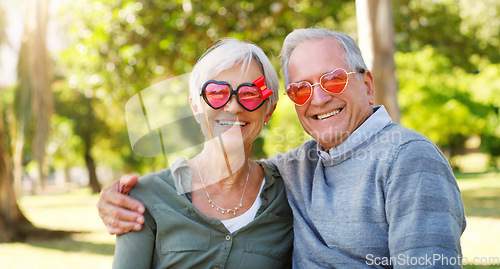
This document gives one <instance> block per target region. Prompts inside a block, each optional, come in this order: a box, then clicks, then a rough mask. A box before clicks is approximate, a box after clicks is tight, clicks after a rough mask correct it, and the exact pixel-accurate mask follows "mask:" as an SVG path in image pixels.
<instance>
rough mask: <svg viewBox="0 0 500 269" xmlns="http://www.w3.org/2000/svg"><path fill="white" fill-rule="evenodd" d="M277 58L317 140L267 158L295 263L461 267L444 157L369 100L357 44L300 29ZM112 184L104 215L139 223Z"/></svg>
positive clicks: (457, 208)
mask: <svg viewBox="0 0 500 269" xmlns="http://www.w3.org/2000/svg"><path fill="white" fill-rule="evenodd" d="M281 58H282V63H283V74H284V77H285V85H287V94H288V96H289V97H290V99H291V100H292V101H293V102H294V103H295V104H296V106H295V109H296V112H297V116H298V117H299V120H300V123H301V124H302V127H303V128H304V130H305V131H306V132H307V133H308V134H310V135H311V136H312V137H313V138H314V139H315V140H310V141H307V142H305V143H303V144H302V145H301V146H300V147H299V148H296V149H294V150H291V151H289V152H287V153H285V154H278V155H277V156H275V157H273V158H271V159H269V160H267V162H269V163H270V164H272V165H274V166H276V167H277V168H278V169H279V171H280V173H281V176H282V177H283V179H284V181H285V183H286V192H287V198H288V202H289V203H290V206H291V208H292V210H293V215H294V253H293V265H294V267H296V268H331V267H346V268H352V267H355V268H359V267H406V266H414V267H415V266H417V267H421V266H427V267H432V266H435V267H443V266H452V267H460V262H461V247H460V236H461V234H462V232H463V231H464V229H465V225H466V224H465V215H464V208H463V203H462V199H461V195H460V190H459V188H458V186H457V183H456V180H455V178H454V176H453V173H452V171H451V169H450V166H449V164H448V162H447V160H446V158H445V157H444V156H443V154H442V153H441V152H440V151H439V149H438V148H437V147H436V146H435V145H434V144H433V143H432V142H431V141H430V140H429V139H427V138H426V137H425V136H423V135H421V134H419V133H417V132H415V131H413V130H409V129H406V128H404V127H401V126H399V125H398V124H396V123H393V122H392V121H391V118H390V117H389V115H388V114H387V112H386V110H385V108H384V107H383V106H379V107H375V108H374V107H372V105H373V98H374V95H373V93H374V89H373V77H372V74H371V73H370V71H369V70H367V68H366V65H365V63H364V61H363V59H362V57H361V53H360V50H359V48H358V46H357V44H356V43H355V42H354V41H353V40H352V39H351V38H350V37H348V36H347V35H345V34H342V33H339V32H334V31H329V30H326V29H312V28H310V29H299V30H295V31H293V32H292V33H290V34H289V35H288V36H287V38H286V39H285V41H284V44H283V48H282V51H281ZM136 180H137V178H136V177H132V178H130V177H128V178H127V177H123V178H122V185H125V189H130V188H131V186H133V184H134V183H135V182H136ZM117 185H118V183H114V184H113V185H111V186H110V187H108V188H107V189H106V190H105V191H103V193H102V194H101V198H100V201H99V204H98V207H99V211H100V214H101V217H102V218H103V220H104V222H105V223H106V224H107V226H108V230H109V231H110V232H111V233H123V232H127V231H129V230H131V229H136V230H137V229H140V224H141V223H142V221H143V219H142V217H141V215H140V213H142V211H143V207H142V205H141V204H140V203H139V202H138V201H135V200H132V199H131V198H129V197H127V196H126V195H123V194H121V193H119V192H118V191H117V189H118V188H117V187H116V186H117ZM120 207H123V208H120ZM129 210H131V211H129Z"/></svg>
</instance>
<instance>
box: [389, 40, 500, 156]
mask: <svg viewBox="0 0 500 269" xmlns="http://www.w3.org/2000/svg"><path fill="white" fill-rule="evenodd" d="M395 59H396V65H397V76H398V79H399V83H400V84H399V85H400V92H399V104H400V106H401V109H402V111H403V118H402V121H401V122H402V124H403V125H405V126H408V127H409V128H413V129H416V130H418V131H419V132H421V133H423V134H424V135H426V136H428V137H429V138H430V139H431V140H433V141H434V142H435V143H437V144H438V145H441V146H443V147H445V148H450V149H452V150H453V149H456V148H457V147H461V146H462V145H463V138H465V137H467V136H470V135H472V134H484V135H486V136H488V137H489V139H493V140H492V141H498V139H499V138H498V137H499V132H500V130H499V128H498V121H499V115H498V107H499V105H500V104H499V103H498V100H497V99H498V98H495V97H494V96H498V95H499V94H500V87H499V85H498V84H499V82H500V79H499V78H498V72H499V71H500V64H489V63H485V64H484V65H483V66H478V69H479V71H478V73H476V74H471V73H467V72H465V71H464V70H463V69H462V68H459V67H453V65H452V64H451V62H450V60H449V59H448V58H446V57H445V56H443V55H441V54H439V53H438V52H437V51H436V50H435V49H434V48H432V47H430V46H426V47H424V48H423V49H421V50H418V51H414V52H407V53H403V52H398V53H397V54H396V57H395ZM495 137H496V138H495ZM495 143H498V142H495ZM491 153H494V152H491Z"/></svg>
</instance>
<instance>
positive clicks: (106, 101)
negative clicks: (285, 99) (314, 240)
mask: <svg viewBox="0 0 500 269" xmlns="http://www.w3.org/2000/svg"><path fill="white" fill-rule="evenodd" d="M61 10H62V11H63V12H64V14H61V21H62V22H63V24H64V25H66V27H67V28H68V31H69V33H70V43H71V44H73V45H72V46H71V47H70V48H68V49H67V50H66V51H64V52H63V53H62V54H61V56H60V58H59V59H57V62H58V69H57V70H56V73H57V74H58V75H59V76H61V77H64V78H65V79H64V82H63V84H65V85H67V86H65V87H66V88H68V89H67V90H68V93H66V95H67V94H70V95H71V94H74V95H75V96H81V98H80V99H78V100H77V99H75V97H72V99H74V100H69V99H67V100H61V99H60V101H62V102H63V103H64V102H87V101H88V100H92V101H91V102H90V103H89V104H88V110H91V111H92V115H94V118H93V119H92V125H93V124H94V123H95V122H102V123H103V126H106V128H107V129H106V132H103V133H104V135H102V136H101V135H96V138H95V143H94V145H93V146H92V147H93V152H94V153H96V154H94V155H95V156H96V158H98V159H100V160H101V161H102V160H104V159H105V160H109V159H110V158H108V157H109V156H114V157H112V158H111V159H114V158H117V159H120V160H121V162H114V163H115V164H116V165H118V166H119V165H120V164H122V165H123V163H126V164H127V165H129V168H131V169H133V170H136V171H139V172H150V171H152V170H155V169H157V168H162V167H164V165H165V163H164V161H163V160H160V159H151V158H142V157H139V156H136V155H134V154H133V153H132V152H131V149H130V143H129V141H128V134H127V129H126V126H125V117H124V106H125V103H126V102H127V100H128V99H129V98H130V97H132V96H133V95H134V94H135V93H138V92H139V91H141V90H143V89H145V88H147V87H148V86H150V85H152V84H155V83H156V82H158V81H161V80H164V79H166V78H169V77H172V76H176V75H181V74H184V73H186V72H189V71H190V70H191V69H192V66H193V65H194V63H195V62H196V59H198V58H199V57H200V56H201V55H202V53H203V52H204V51H205V50H206V49H207V48H208V47H209V46H210V45H211V44H212V43H213V42H214V41H215V40H217V39H218V38H221V37H227V36H229V37H235V38H238V39H240V40H243V39H246V40H250V41H252V42H254V43H256V44H259V46H261V47H262V48H263V49H264V51H265V52H266V53H267V54H268V56H270V58H271V60H272V62H273V64H275V66H276V67H277V68H278V67H279V61H278V59H277V57H276V56H277V55H278V54H279V51H280V49H281V44H282V41H283V39H284V37H285V36H286V34H288V33H289V32H291V31H292V30H293V29H294V28H301V27H308V26H312V25H317V26H323V27H329V28H333V29H341V30H345V31H346V32H349V33H351V34H353V35H354V34H355V10H354V2H353V1H334V2H331V3H328V4H324V3H323V2H322V1H317V0H316V1H314V0H305V1H276V2H269V1H264V0H259V1H252V2H250V1H241V2H234V1H226V2H224V1H222V2H220V1H163V0H144V1H130V0H113V1H97V0H84V1H77V2H74V3H73V2H72V3H69V2H68V3H67V4H66V5H65V6H64V7H63V8H62V9H61ZM339 21H342V22H343V23H342V24H340V23H339ZM71 92H74V93H71ZM62 96H63V95H60V97H62ZM185 101H186V102H187V101H188V100H185ZM70 104H71V103H70ZM79 106H81V105H75V106H73V107H72V106H71V105H69V107H68V108H69V109H65V110H64V111H65V112H61V115H62V116H65V117H66V118H71V119H72V120H73V122H74V126H75V127H77V128H83V129H85V128H90V129H89V131H90V132H100V129H101V128H96V126H91V125H88V124H85V123H82V121H88V120H89V119H87V118H84V117H82V115H80V114H81V113H80V114H78V113H76V114H75V113H73V112H76V110H77V109H78V107H79ZM71 110H73V112H71ZM286 113H289V114H288V115H287V117H289V118H290V117H293V118H295V112H292V113H290V110H288V111H286ZM276 114H277V115H280V112H279V111H277V113H276ZM290 124H292V123H290ZM293 124H294V126H293V127H292V129H291V131H294V130H295V129H296V130H298V129H301V128H300V125H299V124H298V121H297V120H296V119H295V122H293ZM271 125H273V123H271ZM287 128H290V126H287ZM288 131H289V130H286V132H288ZM282 132H285V131H284V130H283V131H282ZM76 133H82V131H75V134H76ZM106 135H107V136H108V137H112V139H111V138H106ZM264 135H265V134H264ZM273 139H274V138H273ZM273 139H271V141H273ZM259 141H260V142H259V143H255V144H254V147H253V148H254V156H256V157H264V156H266V155H267V154H274V153H275V152H276V150H270V149H269V147H271V146H269V143H268V141H269V139H268V138H267V137H266V139H265V141H264V139H263V138H259ZM96 144H98V145H99V147H95V145H96ZM264 144H265V145H268V146H265V145H264ZM296 145H297V144H296V143H295V144H293V147H295V146H296ZM287 148H290V146H288V147H287ZM97 152H99V153H97ZM101 156H102V157H101Z"/></svg>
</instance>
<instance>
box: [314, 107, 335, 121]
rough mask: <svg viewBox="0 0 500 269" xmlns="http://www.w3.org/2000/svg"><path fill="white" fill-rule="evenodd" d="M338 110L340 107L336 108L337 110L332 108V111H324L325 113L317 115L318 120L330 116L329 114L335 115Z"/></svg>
mask: <svg viewBox="0 0 500 269" xmlns="http://www.w3.org/2000/svg"><path fill="white" fill-rule="evenodd" d="M339 112H340V109H337V110H334V111H332V112H328V113H325V114H321V115H318V116H317V117H318V120H322V119H324V118H328V117H331V116H333V115H335V114H337V113H339Z"/></svg>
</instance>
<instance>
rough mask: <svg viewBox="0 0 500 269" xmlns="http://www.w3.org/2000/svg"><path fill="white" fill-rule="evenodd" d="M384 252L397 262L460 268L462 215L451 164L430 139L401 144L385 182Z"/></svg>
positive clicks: (401, 265)
mask: <svg viewBox="0 0 500 269" xmlns="http://www.w3.org/2000/svg"><path fill="white" fill-rule="evenodd" d="M385 192H386V205H385V208H386V216H387V223H388V224H389V231H388V234H389V251H390V255H391V257H392V258H394V259H396V264H397V265H396V267H407V266H413V267H414V266H417V267H419V268H420V267H436V268H443V267H446V268H455V267H456V268H461V266H460V262H461V261H460V259H461V255H462V253H461V247H460V236H461V235H462V233H463V231H464V229H465V214H464V207H463V203H462V197H461V194H460V190H459V188H458V185H457V183H456V180H455V178H454V176H453V173H452V171H451V168H450V166H449V164H448V162H447V160H446V158H445V157H444V156H443V155H442V153H441V152H440V151H439V149H437V147H436V146H435V145H434V144H433V143H432V142H430V141H426V140H416V141H411V142H408V143H406V144H403V145H401V146H400V147H399V148H398V149H397V151H396V154H395V157H394V159H393V164H392V167H391V169H390V171H389V175H388V179H387V185H386V190H385Z"/></svg>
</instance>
